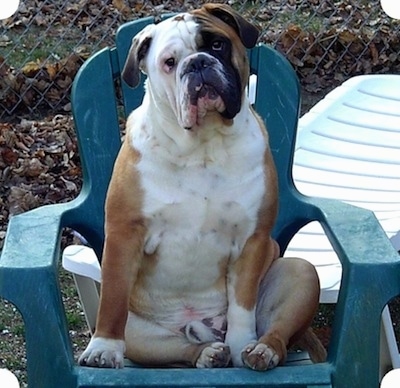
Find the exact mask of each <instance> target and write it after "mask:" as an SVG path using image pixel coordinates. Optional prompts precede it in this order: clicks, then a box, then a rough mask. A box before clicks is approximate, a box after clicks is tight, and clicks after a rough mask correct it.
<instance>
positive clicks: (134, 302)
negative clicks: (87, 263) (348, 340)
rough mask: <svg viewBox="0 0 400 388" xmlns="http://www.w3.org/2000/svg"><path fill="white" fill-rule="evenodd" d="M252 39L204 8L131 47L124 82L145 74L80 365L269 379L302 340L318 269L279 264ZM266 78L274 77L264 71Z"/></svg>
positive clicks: (119, 166)
mask: <svg viewBox="0 0 400 388" xmlns="http://www.w3.org/2000/svg"><path fill="white" fill-rule="evenodd" d="M258 35H259V33H258V30H257V28H255V27H254V26H253V25H252V24H250V23H248V22H247V21H246V20H245V19H244V18H242V17H241V16H240V15H239V14H237V13H236V12H234V11H233V10H232V9H231V8H230V7H228V6H226V5H216V4H206V5H204V6H203V7H202V8H201V9H198V10H194V11H192V12H188V13H182V14H179V15H176V16H173V17H171V18H170V19H167V20H165V21H163V22H161V23H159V24H154V25H149V26H147V27H146V28H145V29H143V30H142V31H141V32H140V33H139V34H137V35H136V36H135V37H134V38H133V41H132V46H131V48H130V51H129V54H128V57H127V60H126V63H125V67H124V69H123V72H122V78H123V80H124V81H125V82H126V83H127V84H128V85H129V86H131V87H136V86H137V85H138V83H139V80H140V72H143V73H145V74H146V75H147V79H146V88H145V90H146V91H145V95H144V98H143V103H142V105H141V106H139V107H138V108H137V109H136V110H134V111H133V112H132V113H131V114H130V115H129V117H128V120H127V124H126V138H125V141H124V143H123V145H122V147H121V150H120V153H119V155H118V157H117V160H116V162H115V167H114V171H113V175H112V178H111V182H110V185H109V189H108V193H107V200H106V205H105V218H106V221H105V245H104V251H103V260H102V285H101V295H100V305H99V311H98V316H97V325H96V331H95V333H94V335H93V337H92V339H91V341H90V343H89V345H88V347H87V349H86V350H85V351H84V352H83V354H82V355H81V357H80V359H79V363H80V364H81V365H87V366H98V367H111V368H121V367H123V365H124V357H127V358H129V359H131V360H132V361H133V362H135V363H138V364H142V365H148V366H151V365H153V366H178V365H180V366H192V367H197V368H213V367H226V366H228V365H233V366H235V367H242V366H246V367H248V368H251V369H255V370H267V369H270V368H273V367H275V366H276V365H278V364H279V363H282V362H284V360H285V356H286V354H287V348H288V346H290V345H291V344H292V343H293V342H295V341H296V340H298V339H300V338H302V337H303V339H304V338H305V337H307V338H308V339H309V340H310V342H308V344H309V345H310V344H311V345H310V346H311V348H310V349H309V350H310V351H311V356H312V357H313V359H314V360H316V361H321V360H322V359H323V358H324V349H323V347H322V345H321V344H320V343H318V340H317V339H316V337H315V335H313V334H311V332H310V331H309V330H308V328H309V325H310V322H311V320H312V318H313V316H314V314H315V312H316V309H317V306H318V300H319V289H320V288H319V282H318V276H317V274H316V272H315V269H314V267H313V266H312V265H311V264H309V263H308V262H307V261H303V260H301V259H299V258H285V259H283V258H279V247H278V244H277V243H276V242H275V241H274V240H273V239H272V238H271V230H272V228H273V226H274V221H275V218H276V215H277V207H278V188H277V177H276V171H275V167H274V162H273V159H272V155H271V151H270V148H269V145H268V134H267V131H266V128H265V126H264V124H263V121H262V120H261V119H260V118H259V117H258V116H257V114H256V113H255V111H254V110H253V108H252V106H251V104H250V102H249V100H248V98H247V96H246V85H247V82H248V77H249V65H248V60H247V55H246V48H252V47H254V45H255V44H256V41H257V39H258ZM265 65H266V66H268V64H265Z"/></svg>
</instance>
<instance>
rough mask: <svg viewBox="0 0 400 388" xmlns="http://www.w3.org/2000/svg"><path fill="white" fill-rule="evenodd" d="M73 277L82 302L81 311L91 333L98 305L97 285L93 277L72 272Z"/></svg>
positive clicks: (93, 328)
mask: <svg viewBox="0 0 400 388" xmlns="http://www.w3.org/2000/svg"><path fill="white" fill-rule="evenodd" d="M73 277H74V281H75V285H76V288H77V290H78V295H79V299H80V301H81V303H82V308H83V312H84V313H85V318H86V322H87V324H88V327H89V329H90V332H91V334H93V333H94V330H95V327H96V316H97V309H98V306H99V290H98V286H97V284H96V282H95V281H94V280H93V279H90V278H88V277H86V276H81V275H78V274H73Z"/></svg>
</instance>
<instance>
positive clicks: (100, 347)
mask: <svg viewBox="0 0 400 388" xmlns="http://www.w3.org/2000/svg"><path fill="white" fill-rule="evenodd" d="M124 352H125V341H123V340H116V339H110V338H102V337H92V339H91V340H90V342H89V345H88V347H87V348H86V350H85V351H84V352H83V353H82V355H81V356H80V357H79V360H78V363H79V364H80V365H82V366H93V367H99V368H116V369H118V368H123V367H124Z"/></svg>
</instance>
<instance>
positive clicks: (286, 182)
mask: <svg viewBox="0 0 400 388" xmlns="http://www.w3.org/2000/svg"><path fill="white" fill-rule="evenodd" d="M166 17H168V16H166ZM153 22H154V18H151V17H149V18H145V19H140V20H137V21H133V22H130V23H126V24H124V25H123V26H121V28H120V29H119V30H118V33H117V36H116V47H115V48H112V49H110V48H106V49H104V50H102V51H100V52H98V53H97V54H95V55H94V56H92V57H91V58H90V59H89V60H88V61H87V62H86V63H85V64H84V65H83V66H82V68H81V70H80V71H79V73H78V75H77V76H76V78H75V81H74V85H73V90H72V104H73V114H74V120H75V126H76V129H77V136H78V143H79V149H80V156H81V161H82V168H83V175H84V186H83V189H82V193H81V195H80V197H79V198H77V200H76V201H80V202H81V206H79V207H78V208H76V209H75V210H74V211H73V212H71V213H69V214H68V216H67V218H68V220H67V222H66V223H67V224H68V226H70V227H73V228H75V229H77V230H78V231H80V232H81V233H82V234H83V235H84V236H85V237H86V238H87V239H88V240H89V242H90V243H91V245H92V246H93V247H94V248H95V250H96V251H97V253H98V254H100V252H101V248H102V242H103V223H104V211H103V206H104V201H105V196H106V190H107V186H108V182H109V179H110V176H111V173H112V168H113V163H114V160H115V157H116V155H117V153H118V150H119V148H120V128H119V119H120V116H119V115H121V111H122V109H121V107H119V106H118V98H117V95H118V93H117V89H116V85H119V86H120V90H121V95H122V103H123V107H124V109H123V110H124V112H125V113H122V114H123V115H125V116H127V115H128V114H129V112H131V111H132V110H133V109H135V108H136V107H137V106H138V105H139V104H140V103H141V101H142V97H143V78H144V77H142V82H141V84H140V86H139V87H137V88H136V89H131V88H129V87H128V86H127V85H126V84H125V83H124V82H123V81H121V79H120V72H121V70H122V68H123V65H124V62H125V58H126V56H127V54H128V51H129V47H130V44H131V41H132V37H133V36H134V35H136V33H138V32H139V31H140V30H142V29H143V28H144V27H145V26H146V25H147V24H149V23H153ZM249 59H250V67H251V73H252V74H256V75H257V87H256V99H255V109H256V111H257V112H258V113H259V114H260V115H261V117H262V118H263V120H264V121H265V123H266V126H267V128H268V132H269V137H270V146H271V149H272V151H273V156H274V160H275V163H276V167H277V170H278V176H279V190H280V203H281V205H280V212H279V217H278V222H277V224H276V228H275V231H274V236H275V237H276V238H277V239H278V240H279V243H280V244H281V246H282V247H283V249H284V248H285V247H286V245H287V243H288V241H289V240H290V238H291V237H292V235H293V234H294V233H295V232H296V231H297V230H298V228H299V227H301V226H303V224H304V223H306V222H307V221H309V220H308V218H309V216H308V215H306V216H305V213H304V206H303V205H304V204H303V205H302V206H300V202H301V200H300V201H299V198H300V197H299V194H298V193H297V191H296V189H295V188H294V185H293V181H292V161H293V153H294V145H295V134H296V127H297V120H298V114H299V105H300V87H299V83H298V79H297V76H296V74H295V72H294V71H293V69H292V67H291V66H290V64H289V63H288V62H287V60H286V59H285V58H284V57H283V56H282V55H280V54H279V53H278V52H277V51H276V50H274V49H272V48H270V47H267V46H266V45H259V46H257V47H255V48H253V49H252V50H249ZM287 208H290V212H287V211H285V209H287ZM288 213H290V214H288ZM296 220H297V221H296ZM99 257H100V255H99Z"/></svg>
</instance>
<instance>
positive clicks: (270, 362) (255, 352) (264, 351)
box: [242, 342, 280, 371]
mask: <svg viewBox="0 0 400 388" xmlns="http://www.w3.org/2000/svg"><path fill="white" fill-rule="evenodd" d="M242 361H243V363H244V365H245V366H247V367H248V368H250V369H253V370H258V371H264V370H267V369H272V368H275V367H276V366H277V365H278V364H279V361H280V360H279V356H278V354H277V353H276V352H275V350H274V349H272V348H271V347H269V346H268V345H265V344H263V343H260V342H251V343H250V344H248V345H247V346H246V347H245V348H244V349H243V351H242Z"/></svg>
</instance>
